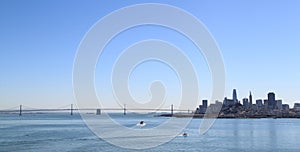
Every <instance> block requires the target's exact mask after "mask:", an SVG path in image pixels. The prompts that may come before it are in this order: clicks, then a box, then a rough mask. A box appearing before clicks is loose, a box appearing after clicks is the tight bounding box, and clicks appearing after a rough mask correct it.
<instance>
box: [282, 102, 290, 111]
mask: <svg viewBox="0 0 300 152" xmlns="http://www.w3.org/2000/svg"><path fill="white" fill-rule="evenodd" d="M282 110H283V111H285V112H288V111H289V110H290V106H289V105H288V104H283V105H282Z"/></svg>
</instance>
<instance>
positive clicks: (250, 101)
mask: <svg viewBox="0 0 300 152" xmlns="http://www.w3.org/2000/svg"><path fill="white" fill-rule="evenodd" d="M252 104H253V103H252V94H251V91H250V95H249V106H250V107H251V106H252Z"/></svg>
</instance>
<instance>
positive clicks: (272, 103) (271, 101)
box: [268, 92, 276, 110]
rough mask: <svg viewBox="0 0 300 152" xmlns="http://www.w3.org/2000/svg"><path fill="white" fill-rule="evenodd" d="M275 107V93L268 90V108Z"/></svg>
mask: <svg viewBox="0 0 300 152" xmlns="http://www.w3.org/2000/svg"><path fill="white" fill-rule="evenodd" d="M275 108H276V100H275V93H273V92H270V93H268V109H271V110H273V109H275Z"/></svg>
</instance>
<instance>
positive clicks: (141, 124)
mask: <svg viewBox="0 0 300 152" xmlns="http://www.w3.org/2000/svg"><path fill="white" fill-rule="evenodd" d="M136 125H137V126H140V127H143V126H145V125H146V123H145V122H144V121H140V122H139V123H138V124H136Z"/></svg>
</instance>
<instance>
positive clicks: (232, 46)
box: [0, 0, 300, 109]
mask: <svg viewBox="0 0 300 152" xmlns="http://www.w3.org/2000/svg"><path fill="white" fill-rule="evenodd" d="M0 3H1V5H0V8H1V9H0V17H1V18H2V22H1V23H2V25H1V28H0V32H1V36H0V40H1V42H2V43H1V45H0V51H1V52H0V53H1V55H0V69H1V76H0V79H1V80H0V109H6V108H10V107H14V106H17V105H20V104H24V105H30V106H33V107H37V108H41V107H49V108H52V107H53V108H56V107H57V106H61V105H67V104H71V103H76V100H75V97H74V94H73V84H72V70H73V64H74V58H75V56H76V52H77V47H78V46H79V44H80V42H81V40H82V38H83V37H84V35H85V33H86V32H87V31H88V30H89V29H90V28H91V27H92V26H93V25H94V24H95V23H96V22H97V21H98V20H99V19H101V18H103V17H104V16H106V15H107V14H109V13H111V12H113V11H115V10H117V9H120V8H122V7H125V6H129V5H134V4H142V3H163V4H168V5H172V6H175V7H178V8H180V9H184V10H186V11H187V12H189V13H190V14H192V15H194V16H195V17H196V18H198V19H199V20H200V21H201V22H202V23H203V24H204V25H205V26H206V28H207V29H208V31H209V32H210V33H211V34H212V36H213V37H214V39H215V41H216V42H217V43H218V46H219V48H220V50H221V54H222V56H223V61H224V67H225V70H226V88H225V93H224V96H231V95H232V88H238V92H237V94H238V96H237V98H239V99H240V100H242V98H245V97H248V95H249V91H250V90H251V91H252V97H253V99H265V98H266V96H265V93H266V92H275V93H276V94H278V98H280V99H283V102H284V103H287V104H289V105H290V106H293V104H294V103H295V102H299V101H300V96H299V93H298V92H299V90H300V81H299V77H300V71H299V68H298V67H299V65H300V60H299V59H298V58H299V56H300V51H299V50H300V45H299V40H300V30H299V27H300V20H299V19H298V18H299V15H300V10H299V9H298V7H299V5H300V2H299V1H288V2H286V1H283V0H279V1H271V0H266V1H259V0H255V1H245V2H240V1H238V0H232V1H226V2H223V1H222V2H221V1H193V2H189V3H182V2H180V1H171V0H169V1H164V2H161V1H159V0H154V1H149V0H142V1H120V0H119V1H117V0H112V1H92V2H90V3H81V2H80V1H74V2H73V1H62V2H58V1H43V2H37V1H31V0H29V1H26V2H22V1H21V2H20V1H18V2H17V1H14V0H12V1H1V2H0ZM120 23H122V20H121V21H120ZM116 24H118V23H116ZM141 33H142V34H141ZM150 38H153V39H162V40H165V41H168V42H170V43H172V44H174V45H176V46H178V47H179V48H182V50H184V53H185V54H186V56H187V57H188V58H189V59H190V60H191V62H192V63H193V65H194V66H195V69H196V73H197V76H198V77H197V78H198V81H199V82H198V84H199V93H200V95H199V99H210V97H211V90H212V82H211V75H210V69H209V68H208V67H207V62H206V59H205V57H204V56H203V55H202V54H200V53H199V52H198V50H197V49H196V48H195V46H194V45H193V43H192V42H190V41H189V39H187V38H186V37H184V36H183V35H182V34H180V33H177V32H175V31H172V30H170V29H167V28H164V27H158V26H143V27H137V28H133V29H129V30H127V31H125V32H123V33H120V34H119V35H118V36H116V38H114V39H113V40H112V41H111V43H110V44H108V45H107V47H106V49H105V50H104V51H103V54H101V56H100V57H99V61H98V64H97V67H96V68H95V75H96V77H95V88H96V91H97V93H99V94H98V96H99V98H100V99H101V101H105V104H106V106H107V107H116V106H118V104H116V102H115V100H114V96H113V93H112V89H111V86H110V84H109V82H110V72H111V71H112V67H113V65H114V62H115V61H116V59H117V58H118V56H119V54H120V53H121V52H122V51H123V50H124V49H125V48H127V47H128V46H130V45H132V44H134V43H136V42H138V41H141V40H145V39H150ZM153 80H161V81H162V82H164V84H165V85H166V90H168V93H169V94H168V96H167V98H168V99H169V100H170V101H173V100H176V102H175V105H178V103H179V102H178V98H180V81H179V80H178V79H177V77H176V72H174V71H172V69H170V67H168V66H167V65H163V64H161V63H159V62H146V63H144V64H142V65H140V66H138V67H137V68H136V69H135V71H134V72H133V73H132V75H131V77H130V78H129V87H130V91H131V94H132V96H134V98H135V99H136V100H138V101H140V102H146V101H148V100H149V99H150V98H151V94H150V93H149V86H150V85H149V84H150V82H152V81H153ZM220 100H222V99H220ZM199 102H200V101H199ZM253 102H255V100H253ZM170 104H171V102H166V103H165V105H164V106H165V107H169V105H170ZM187 106H189V105H187ZM189 107H190V108H194V107H191V106H189Z"/></svg>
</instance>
